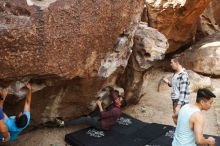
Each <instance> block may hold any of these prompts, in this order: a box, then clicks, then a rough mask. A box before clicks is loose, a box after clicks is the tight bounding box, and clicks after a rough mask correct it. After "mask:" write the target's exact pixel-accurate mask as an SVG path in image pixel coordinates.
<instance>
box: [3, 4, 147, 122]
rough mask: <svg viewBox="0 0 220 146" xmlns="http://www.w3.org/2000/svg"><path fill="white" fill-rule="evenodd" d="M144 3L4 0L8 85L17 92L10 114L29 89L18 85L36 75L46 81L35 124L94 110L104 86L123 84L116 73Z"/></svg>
mask: <svg viewBox="0 0 220 146" xmlns="http://www.w3.org/2000/svg"><path fill="white" fill-rule="evenodd" d="M143 7H144V1H143V0H136V1H133V0H121V1H108V0H101V1H100V0H94V1H87V0H19V1H17V0H11V1H0V40H1V41H0V53H1V56H0V68H1V73H0V84H1V85H0V86H9V88H10V93H11V94H13V96H17V98H13V97H8V99H7V101H6V103H5V106H4V108H5V111H6V113H8V114H9V115H15V114H17V113H18V112H19V111H21V110H22V109H23V102H24V96H25V93H26V90H25V88H23V87H24V85H22V87H21V88H20V87H19V88H15V86H16V85H17V83H22V84H23V81H25V82H26V81H28V80H30V79H34V80H35V81H37V82H38V81H40V82H41V85H42V86H39V85H38V84H37V83H36V90H35V91H36V92H34V94H33V100H32V101H33V103H32V107H31V111H32V119H33V121H32V124H33V125H37V124H40V123H42V122H46V121H48V120H51V119H53V118H54V117H57V116H62V117H64V118H74V117H78V116H80V115H83V114H89V113H90V112H91V111H92V110H94V105H92V103H93V102H94V100H96V98H97V97H98V96H99V93H100V91H102V89H103V88H105V87H106V86H113V87H115V88H118V89H120V90H123V89H122V88H121V87H120V86H117V85H116V80H117V77H118V76H119V75H121V74H122V73H123V71H124V69H125V68H126V66H127V63H128V60H129V58H130V55H131V53H132V50H131V48H132V46H133V36H134V32H135V30H136V27H137V25H138V23H139V21H140V19H141V14H142V11H143ZM17 89H18V90H19V91H20V92H19V91H18V92H17V91H16V90H17ZM123 91H124V90H123ZM19 97H20V98H19ZM17 99H18V100H17ZM12 107H13V108H12Z"/></svg>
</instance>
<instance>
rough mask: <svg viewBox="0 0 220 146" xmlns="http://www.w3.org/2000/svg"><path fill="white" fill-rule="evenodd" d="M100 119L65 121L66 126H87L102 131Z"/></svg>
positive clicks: (85, 118) (81, 118) (86, 118)
mask: <svg viewBox="0 0 220 146" xmlns="http://www.w3.org/2000/svg"><path fill="white" fill-rule="evenodd" d="M99 120H100V117H89V116H88V117H80V118H78V119H73V120H68V121H64V126H71V125H80V124H85V125H89V126H92V127H94V128H96V129H99V130H101V129H102V128H101V122H100V121H99Z"/></svg>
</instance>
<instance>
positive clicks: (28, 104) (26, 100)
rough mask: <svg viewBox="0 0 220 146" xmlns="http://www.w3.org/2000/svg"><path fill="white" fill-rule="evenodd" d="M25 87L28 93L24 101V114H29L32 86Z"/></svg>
mask: <svg viewBox="0 0 220 146" xmlns="http://www.w3.org/2000/svg"><path fill="white" fill-rule="evenodd" d="M26 87H27V88H28V93H27V95H26V99H25V104H24V112H30V107H31V98H32V86H31V85H30V84H29V83H28V84H27V85H26Z"/></svg>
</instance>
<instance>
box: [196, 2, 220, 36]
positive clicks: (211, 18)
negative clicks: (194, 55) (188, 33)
mask: <svg viewBox="0 0 220 146" xmlns="http://www.w3.org/2000/svg"><path fill="white" fill-rule="evenodd" d="M219 11H220V5H219V1H218V0H212V1H211V2H210V4H209V5H208V7H207V8H206V9H205V11H204V12H203V13H202V15H201V16H200V19H199V22H198V30H197V39H200V38H203V37H205V36H208V35H212V34H214V33H216V32H219V31H220V17H219Z"/></svg>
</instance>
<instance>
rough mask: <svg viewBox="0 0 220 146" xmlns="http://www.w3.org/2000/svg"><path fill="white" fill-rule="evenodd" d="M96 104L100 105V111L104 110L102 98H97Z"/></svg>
mask: <svg viewBox="0 0 220 146" xmlns="http://www.w3.org/2000/svg"><path fill="white" fill-rule="evenodd" d="M96 104H97V105H98V107H99V111H100V112H103V111H104V110H103V107H102V102H101V101H100V100H97V101H96Z"/></svg>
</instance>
